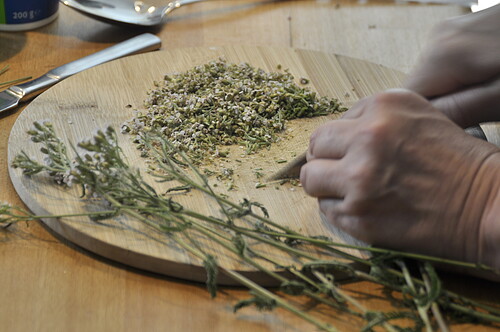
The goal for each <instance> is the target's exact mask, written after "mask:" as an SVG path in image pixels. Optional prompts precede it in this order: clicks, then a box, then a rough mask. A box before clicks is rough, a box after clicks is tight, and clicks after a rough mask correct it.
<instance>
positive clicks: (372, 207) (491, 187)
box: [300, 90, 500, 268]
mask: <svg viewBox="0 0 500 332" xmlns="http://www.w3.org/2000/svg"><path fill="white" fill-rule="evenodd" d="M499 152H500V150H499V149H498V148H497V147H496V146H495V145H493V144H490V143H488V142H484V141H481V140H479V139H476V138H474V137H471V136H470V135H468V134H466V133H465V132H464V131H463V130H462V129H461V128H460V127H458V126H457V125H455V124H454V123H453V122H452V121H450V120H449V119H448V118H447V117H446V116H445V115H443V114H442V113H441V112H439V111H438V110H436V109H435V108H434V107H433V106H432V104H431V103H430V102H428V101H427V100H426V99H424V98H423V97H421V96H419V95H417V94H415V93H412V92H409V91H406V90H398V91H390V92H385V93H381V94H378V95H375V96H373V97H368V98H365V99H363V100H361V101H360V102H358V103H357V104H356V105H355V106H354V107H352V108H351V109H350V110H349V111H348V112H347V113H345V116H344V117H343V118H341V119H339V120H335V121H331V122H329V123H327V124H325V125H323V126H321V127H320V128H318V129H317V130H316V131H315V132H314V133H313V135H312V136H311V142H310V146H309V150H308V153H307V158H308V162H307V163H306V164H305V165H304V166H303V167H302V170H301V176H300V179H301V182H302V185H303V187H304V190H305V191H306V192H307V193H308V194H309V195H311V196H314V197H318V199H319V205H320V209H321V211H322V212H323V213H324V215H325V216H326V218H327V219H328V220H329V221H330V222H331V223H333V224H334V225H336V226H337V227H339V228H341V229H343V230H345V231H347V232H348V233H350V234H352V235H353V236H355V237H356V238H359V239H361V240H363V241H365V242H367V243H370V244H374V245H379V246H384V247H388V248H393V249H399V250H407V251H413V252H419V253H422V254H429V255H435V256H440V257H445V258H451V259H458V260H464V261H469V262H482V263H484V264H488V265H494V266H495V267H497V268H500V223H499V220H498V214H495V213H494V212H492V211H493V209H494V208H495V206H500V204H498V203H499V200H500V173H499V171H498V170H499V169H500V158H499V157H500V153H499ZM495 199H496V203H495ZM495 204H496V205H495ZM497 209H498V208H497ZM497 212H498V211H497Z"/></svg>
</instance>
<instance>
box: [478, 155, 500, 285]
mask: <svg viewBox="0 0 500 332" xmlns="http://www.w3.org/2000/svg"><path fill="white" fill-rule="evenodd" d="M481 172H482V173H483V174H478V175H480V176H481V177H482V178H484V179H487V180H488V181H485V183H484V185H483V190H484V192H485V193H486V197H485V203H486V205H485V207H484V211H483V213H482V217H481V221H480V222H481V226H480V233H479V251H478V263H482V264H486V265H488V266H491V267H493V268H495V269H497V270H498V271H499V273H500V151H498V152H496V153H494V154H492V155H491V156H490V157H489V158H488V159H487V160H486V161H485V165H484V167H482V169H481ZM498 278H500V276H499V277H498ZM498 278H495V279H498Z"/></svg>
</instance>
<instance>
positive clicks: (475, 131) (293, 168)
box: [267, 126, 488, 181]
mask: <svg viewBox="0 0 500 332" xmlns="http://www.w3.org/2000/svg"><path fill="white" fill-rule="evenodd" d="M465 132H466V133H467V134H469V135H471V136H474V137H476V138H479V139H482V140H484V141H488V139H487V138H486V134H485V133H484V131H483V129H482V128H481V127H480V126H474V127H469V128H466V129H465ZM306 153H307V152H303V153H301V154H300V155H298V156H297V157H295V158H293V159H292V160H291V161H290V162H288V163H287V164H285V166H283V167H282V168H280V169H279V170H278V171H277V172H276V173H274V174H271V175H270V176H269V177H268V178H267V180H268V181H277V180H284V179H298V178H299V177H300V168H301V167H302V166H304V165H305V163H307V159H306Z"/></svg>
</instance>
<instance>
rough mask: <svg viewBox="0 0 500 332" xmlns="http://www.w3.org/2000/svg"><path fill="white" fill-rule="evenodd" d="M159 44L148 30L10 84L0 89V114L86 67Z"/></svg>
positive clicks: (151, 49) (144, 50)
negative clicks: (33, 77)
mask: <svg viewBox="0 0 500 332" xmlns="http://www.w3.org/2000/svg"><path fill="white" fill-rule="evenodd" d="M160 47H161V39H160V38H158V37H157V36H155V35H153V34H150V33H144V34H141V35H139V36H136V37H133V38H130V39H127V40H126V41H123V42H121V43H118V44H116V45H113V46H111V47H108V48H106V49H104V50H102V51H99V52H97V53H94V54H91V55H88V56H86V57H84V58H81V59H78V60H75V61H73V62H70V63H67V64H65V65H62V66H60V67H57V68H55V69H52V70H51V71H49V72H48V73H46V74H45V75H42V76H40V77H38V78H36V79H34V80H32V81H29V82H26V83H23V84H19V85H14V86H11V87H9V88H8V89H6V90H4V91H2V92H0V114H1V113H2V112H5V111H7V110H10V109H13V108H14V107H16V106H17V105H19V102H21V101H27V100H29V99H31V98H34V97H36V96H37V95H39V94H40V93H42V92H43V91H45V90H46V89H48V88H49V87H51V86H52V85H54V84H56V83H58V82H60V81H62V80H63V79H65V78H68V77H69V76H71V75H74V74H76V73H79V72H81V71H83V70H85V69H89V68H91V67H94V66H97V65H100V64H102V63H105V62H108V61H111V60H115V59H118V58H121V57H124V56H126V55H132V54H137V53H143V52H149V51H153V50H157V49H159V48H160Z"/></svg>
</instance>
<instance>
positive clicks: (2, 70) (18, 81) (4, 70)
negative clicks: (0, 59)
mask: <svg viewBox="0 0 500 332" xmlns="http://www.w3.org/2000/svg"><path fill="white" fill-rule="evenodd" d="M9 68H10V66H9V65H6V66H4V67H3V68H2V69H0V75H2V74H4V73H5V72H6V71H7V70H9ZM29 79H31V76H26V77H21V78H17V79H14V80H10V81H4V82H0V87H4V86H7V85H12V84H16V83H20V82H23V81H26V80H29Z"/></svg>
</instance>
